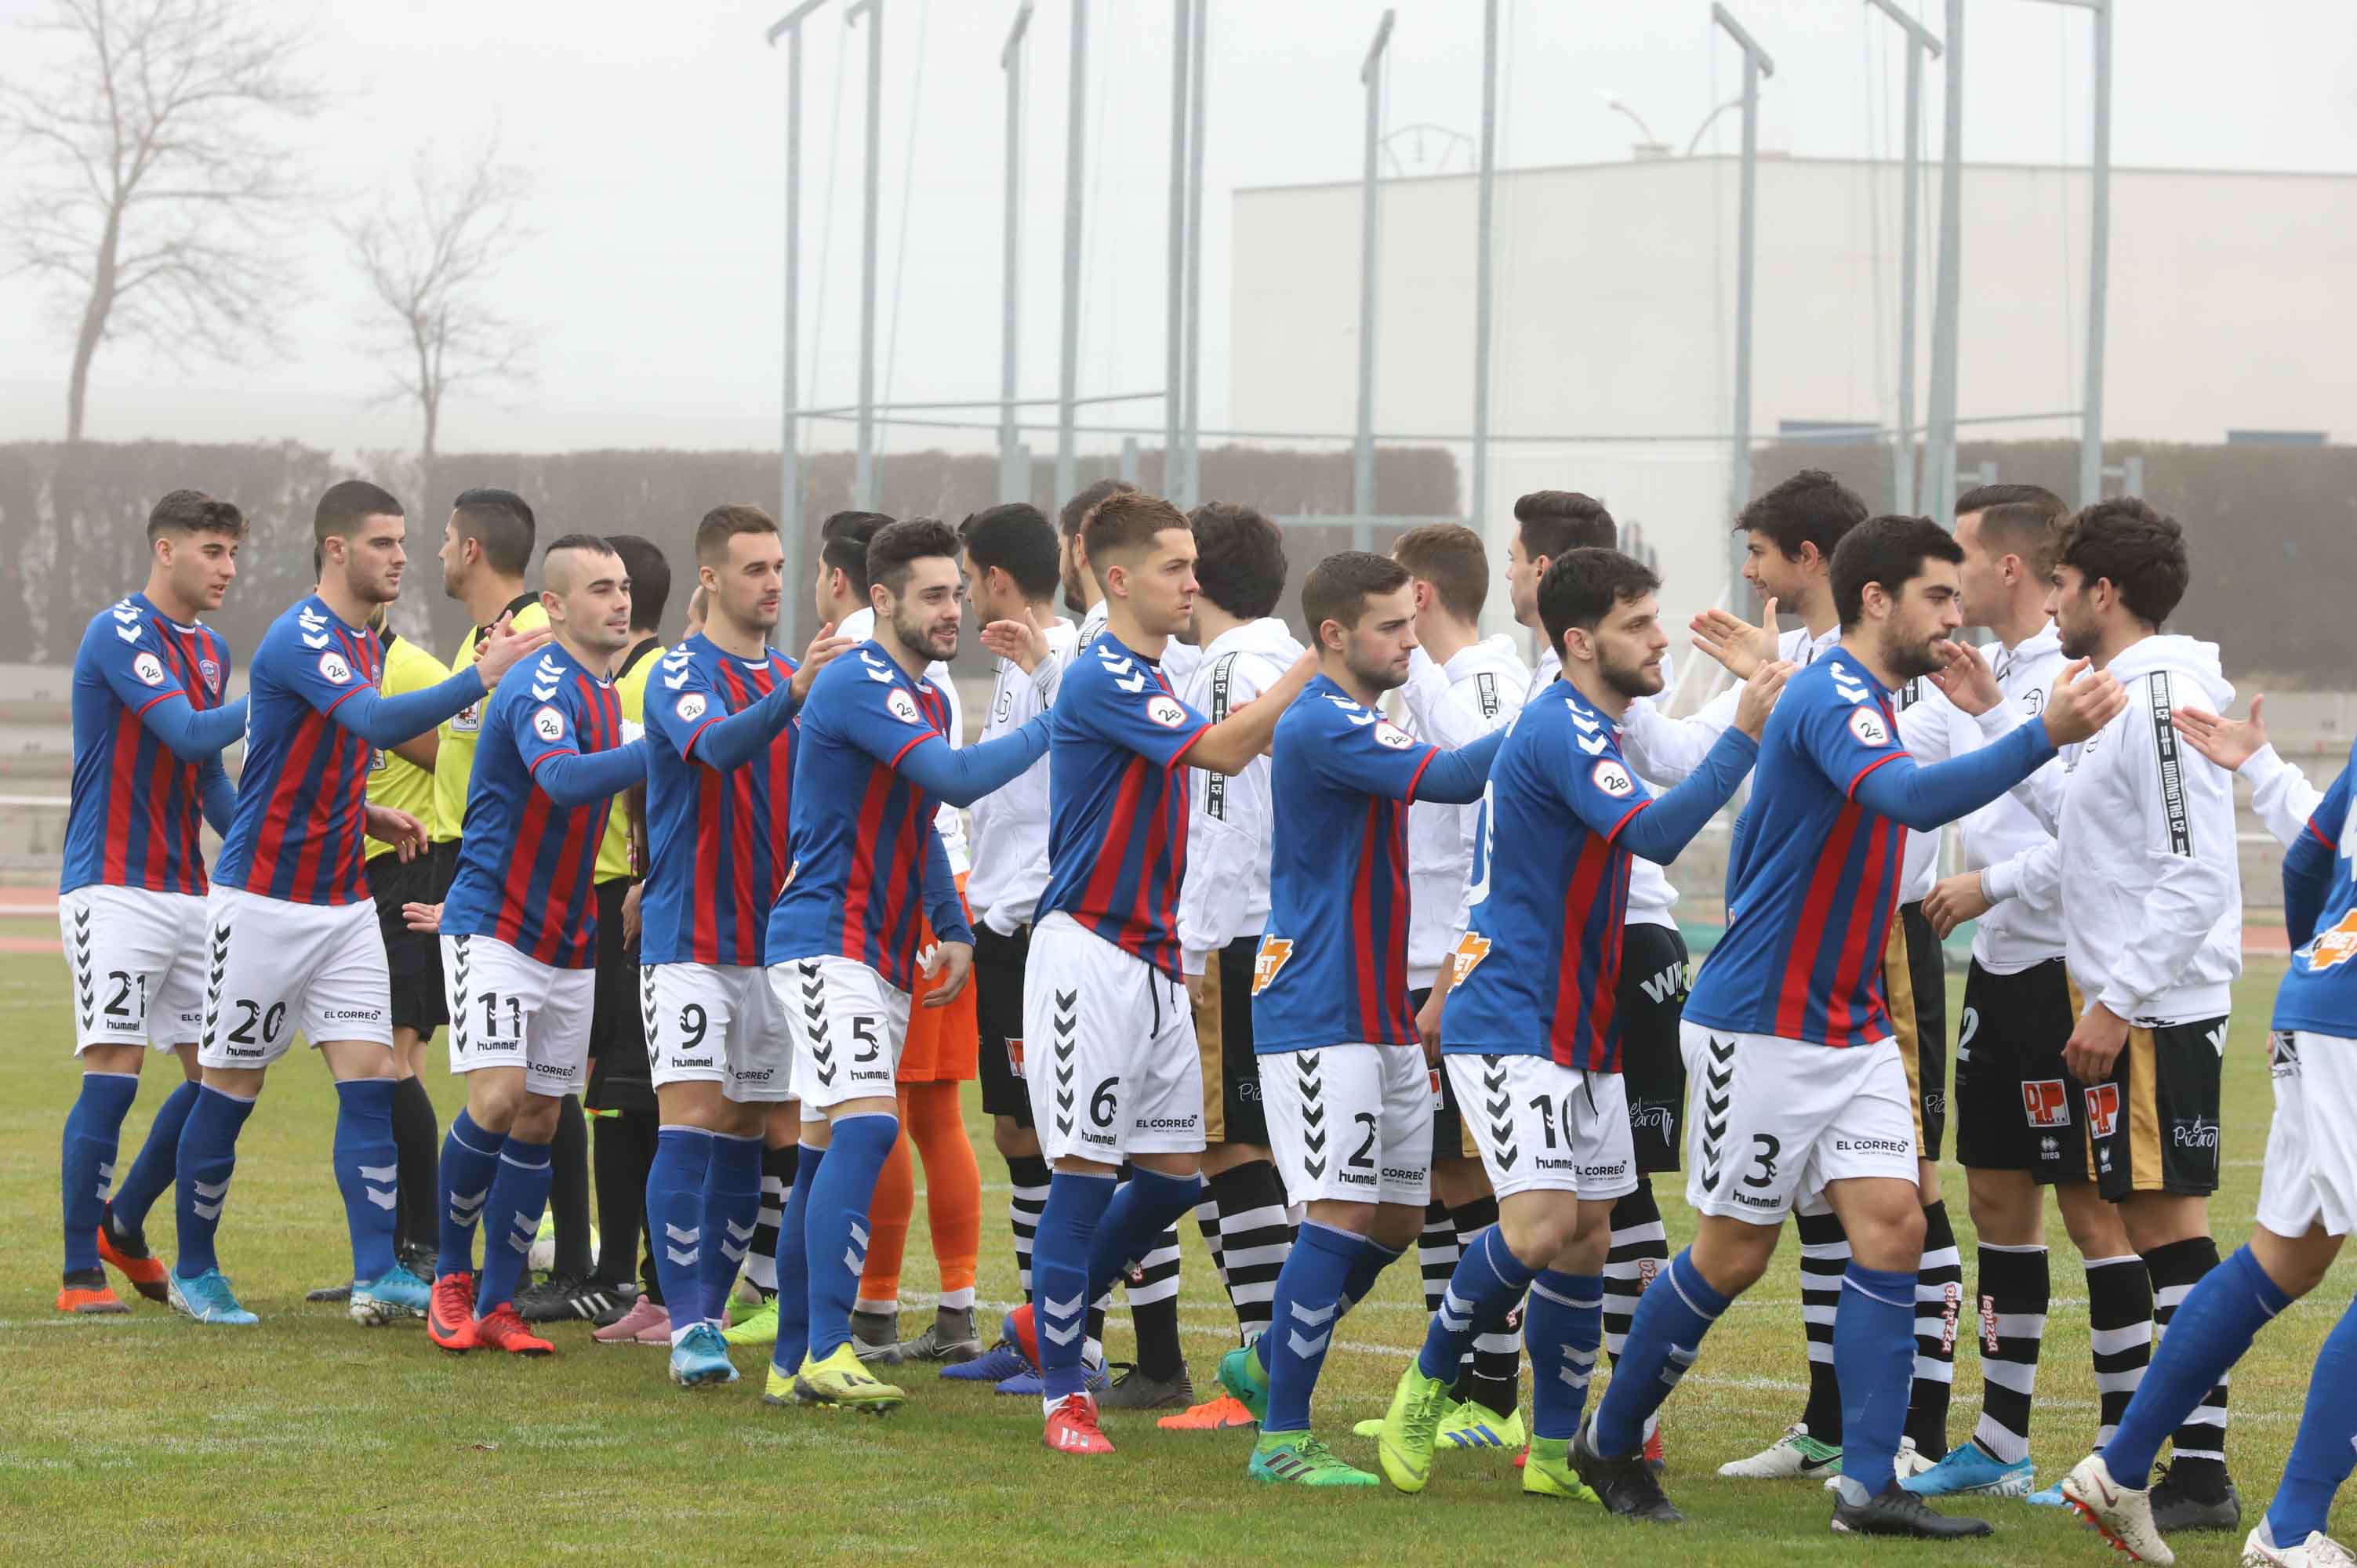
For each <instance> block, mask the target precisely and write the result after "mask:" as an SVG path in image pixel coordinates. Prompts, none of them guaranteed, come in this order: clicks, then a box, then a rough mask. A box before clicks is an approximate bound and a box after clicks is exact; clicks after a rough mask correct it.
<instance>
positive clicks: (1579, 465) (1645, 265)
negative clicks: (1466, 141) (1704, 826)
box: [1230, 157, 2357, 623]
mask: <svg viewBox="0 0 2357 1568" xmlns="http://www.w3.org/2000/svg"><path fill="white" fill-rule="evenodd" d="M1738 168H1739V165H1738V161H1737V160H1736V159H1734V158H1731V157H1695V158H1669V159H1660V160H1645V161H1636V162H1627V163H1615V164H1597V165H1581V166H1567V167H1555V168H1534V169H1517V170H1512V171H1501V173H1500V174H1499V175H1498V176H1497V179H1496V214H1497V216H1496V223H1495V229H1494V235H1495V240H1494V243H1495V257H1496V261H1495V274H1494V277H1495V286H1496V296H1495V297H1496V317H1495V319H1496V323H1497V330H1496V337H1495V345H1494V350H1493V352H1494V362H1493V381H1492V383H1491V385H1492V394H1491V431H1492V435H1493V439H1494V441H1495V442H1496V445H1494V446H1493V447H1492V451H1491V481H1490V500H1491V506H1490V510H1491V514H1492V515H1491V517H1490V518H1488V519H1486V520H1484V521H1485V526H1486V531H1487V532H1490V534H1491V537H1492V539H1493V541H1495V542H1496V544H1497V547H1498V548H1499V549H1500V550H1501V551H1502V549H1503V545H1504V540H1505V538H1506V537H1507V531H1508V529H1509V528H1510V527H1511V518H1510V516H1509V511H1510V509H1511V506H1512V499H1513V497H1514V496H1515V495H1517V494H1518V493H1520V492H1522V491H1523V490H1527V489H1539V488H1543V487H1559V488H1568V489H1586V490H1589V491H1591V492H1593V493H1597V494H1599V495H1601V496H1603V497H1604V498H1605V499H1607V500H1608V501H1609V503H1610V504H1611V506H1612V508H1613V510H1614V511H1615V512H1616V514H1618V515H1619V516H1620V518H1621V519H1622V520H1623V521H1624V522H1625V521H1637V522H1640V523H1641V524H1642V525H1643V526H1644V528H1645V530H1646V536H1647V538H1648V540H1649V541H1650V542H1652V544H1654V545H1655V546H1656V548H1658V549H1659V550H1660V551H1661V553H1662V557H1663V564H1664V566H1665V568H1667V571H1666V574H1665V575H1668V576H1669V577H1670V589H1671V595H1670V598H1671V602H1670V604H1669V606H1668V607H1669V608H1670V609H1671V611H1672V612H1673V614H1674V615H1675V616H1676V618H1677V622H1676V623H1682V622H1683V620H1684V616H1685V615H1686V614H1687V613H1690V612H1691V611H1692V610H1693V609H1695V608H1698V607H1701V606H1702V605H1704V604H1706V603H1708V602H1709V601H1710V600H1711V598H1712V597H1713V596H1715V595H1716V594H1717V592H1718V591H1719V589H1720V587H1721V586H1722V585H1723V584H1724V582H1725V576H1726V567H1725V562H1726V560H1727V551H1726V539H1727V535H1726V526H1727V473H1728V469H1727V450H1728V448H1727V432H1728V430H1729V429H1730V427H1731V406H1732V401H1733V397H1732V375H1733V364H1734V338H1735V257H1736V242H1737V202H1738ZM1963 178H1964V190H1963V212H1964V228H1963V262H1964V272H1963V279H1964V286H1963V307H1962V315H1961V332H1962V342H1963V349H1962V354H1961V369H1960V372H1959V390H1958V412H1959V413H1960V415H1962V416H1963V417H1964V419H1965V420H1967V421H1975V420H1986V419H1989V418H1991V416H2014V415H2022V414H2045V415H2049V416H2051V415H2055V414H2068V413H2070V412H2071V411H2074V410H2075V409H2076V408H2077V407H2078V398H2079V382H2080V379H2081V374H2082V367H2083V351H2084V350H2083V337H2082V334H2083V331H2084V328H2085V321H2086V315H2085V311H2086V285H2087V234H2088V198H2089V177H2088V173H2087V171H2086V170H2085V169H2083V168H2060V167H2051V166H2049V167H2037V166H2021V165H1967V166H1966V167H1965V169H1964V176H1963ZM1939 181H1940V172H1939V169H1938V167H1937V166H1936V165H1932V166H1928V167H1927V168H1926V169H1925V171H1924V176H1923V189H1922V200H1921V213H1922V215H1923V238H1922V242H1921V281H1920V284H1919V287H1918V300H1919V309H1918V317H1919V318H1918V322H1917V328H1916V333H1917V336H1916V341H1917V356H1916V365H1917V373H1918V386H1917V390H1916V404H1915V407H1916V411H1917V418H1918V421H1919V423H1920V421H1921V413H1922V411H1923V409H1924V407H1925V405H1926V392H1925V389H1924V386H1923V384H1922V383H1923V378H1924V376H1925V375H1926V373H1927V371H1928V367H1929V363H1930V357H1931V356H1930V343H1931V301H1932V264H1933V257H1934V254H1935V249H1936V247H1935V243H1934V240H1935V234H1934V230H1935V227H1936V213H1937V210H1938V197H1939ZM1902 187H1903V175H1902V172H1901V169H1900V166H1899V165H1897V164H1894V163H1889V162H1881V161H1866V160H1847V159H1818V158H1792V157H1763V158H1762V159H1761V160H1760V165H1759V190H1758V202H1759V241H1758V246H1759V250H1758V254H1759V266H1758V273H1757V281H1756V285H1755V289H1756V293H1755V300H1756V306H1755V309H1756V317H1755V320H1756V328H1755V338H1754V348H1753V353H1754V365H1755V371H1754V375H1753V386H1752V409H1753V413H1752V423H1751V428H1752V433H1753V435H1754V437H1755V440H1757V441H1760V442H1766V441H1772V440H1774V439H1776V438H1777V437H1778V435H1779V433H1780V431H1781V432H1784V433H1786V434H1788V435H1790V434H1798V433H1803V432H1807V431H1811V430H1822V429H1824V427H1827V426H1837V425H1843V424H1854V425H1864V426H1869V427H1882V428H1886V429H1887V428H1890V427H1893V426H1895V424H1896V423H1897V410H1898V389H1897V381H1898V365H1899V295H1900V276H1899V274H1900V259H1899V258H1900V234H1901V227H1900V199H1901V195H1902ZM1475 193H1476V181H1475V178H1474V177H1473V176H1471V175H1469V174H1451V175H1438V176H1430V177H1404V178H1394V179H1386V180H1384V181H1383V182H1382V185H1381V188H1380V199H1379V200H1380V209H1379V226H1378V234H1379V239H1378V258H1379V259H1378V263H1377V277H1378V282H1377V288H1376V311H1377V327H1376V370H1375V378H1374V386H1375V392H1374V424H1375V428H1376V430H1377V431H1378V433H1379V434H1380V435H1383V436H1386V437H1395V438H1399V439H1412V438H1415V437H1417V436H1445V437H1450V438H1456V439H1461V438H1462V437H1463V436H1464V435H1465V434H1466V433H1467V432H1468V431H1469V429H1470V427H1471V420H1472V403H1473V394H1472V381H1473V319H1474V212H1475ZM1360 200H1361V194H1360V188H1359V186H1358V185H1357V184H1356V183H1355V182H1346V183H1339V184H1332V185H1315V186H1286V187H1272V188H1254V189H1245V190H1243V191H1240V192H1238V194H1237V196H1236V198H1235V206H1234V219H1235V221H1234V252H1233V269H1234V271H1233V305H1232V328H1231V329H1232V334H1233V344H1232V354H1231V358H1230V363H1231V366H1232V371H1231V373H1232V386H1231V389H1230V399H1231V403H1230V407H1231V412H1232V423H1233V424H1234V425H1235V426H1236V427H1237V428H1239V429H1242V430H1269V431H1290V432H1318V433H1323V432H1338V433H1347V432H1349V431H1351V429H1352V428H1353V427H1354V425H1355V421H1356V411H1357V401H1356V400H1357V376H1358V351H1359V346H1358V312H1359V285H1358V280H1359V271H1360V264H1359V250H1360V218H1361V208H1360ZM2111 257H2112V260H2111V269H2110V275H2111V303H2110V311H2109V322H2110V331H2109V352H2108V355H2107V359H2106V364H2107V383H2108V386H2107V397H2106V400H2105V410H2104V429H2105V434H2106V435H2107V436H2108V437H2111V438H2113V439H2121V440H2145V441H2179V442H2199V443H2215V442H2222V441H2225V440H2228V439H2230V437H2233V438H2243V437H2244V435H2245V434H2246V433H2266V435H2267V436H2268V438H2275V439H2285V438H2290V439H2331V438H2334V437H2338V438H2341V439H2347V438H2348V437H2349V436H2350V435H2351V434H2352V432H2357V376H2352V375H2351V374H2350V373H2349V369H2348V367H2349V366H2350V365H2352V363H2357V312H2352V311H2351V310H2349V309H2348V308H2346V303H2345V295H2346V291H2347V287H2348V280H2349V278H2350V277H2351V276H2352V265H2353V264H2357V177H2350V176H2337V175H2301V174H2265V173H2229V172H2204V171H2198V170H2188V169H2127V168H2122V169H2116V170H2115V172H2114V174H2113V177H2112V231H2111ZM2076 433H2077V424H2076V421H2075V419H2074V418H2071V417H2061V418H2056V417H2047V418H2043V419H2029V420H2008V421H2007V422H2006V423H1989V424H1968V425H1967V427H1966V434H1967V435H1986V436H1995V437H2008V436H2022V437H2033V436H2034V437H2052V436H2057V435H2063V436H2075V435H2076ZM1551 437H1577V438H1578V439H1577V440H1576V441H1567V440H1549V439H1544V438H1551ZM1461 452H1462V449H1461V448H1460V453H1461ZM1467 499H1468V503H1469V499H1470V493H1469V485H1468V489H1467ZM1869 499H1870V500H1872V501H1873V502H1874V503H1875V504H1876V505H1877V506H1880V505H1883V504H1886V503H1887V501H1888V499H1889V498H1888V497H1887V496H1884V495H1877V496H1873V497H1870V498H1869ZM1380 502H1381V498H1380V497H1378V505H1380ZM1492 604H1493V607H1497V604H1498V601H1497V599H1496V598H1493V601H1492Z"/></svg>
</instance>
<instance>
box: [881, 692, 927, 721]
mask: <svg viewBox="0 0 2357 1568" xmlns="http://www.w3.org/2000/svg"><path fill="white" fill-rule="evenodd" d="M884 709H885V711H886V712H887V713H888V714H891V715H892V716H893V717H894V718H896V719H899V721H900V722H901V723H902V724H907V725H921V724H923V723H924V722H925V715H924V714H920V713H919V712H918V711H917V699H916V698H914V697H912V696H910V695H909V691H908V688H907V687H905V686H895V687H893V688H892V689H891V690H890V691H889V692H887V693H884Z"/></svg>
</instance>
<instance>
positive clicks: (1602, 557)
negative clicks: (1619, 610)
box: [1539, 548, 1662, 652]
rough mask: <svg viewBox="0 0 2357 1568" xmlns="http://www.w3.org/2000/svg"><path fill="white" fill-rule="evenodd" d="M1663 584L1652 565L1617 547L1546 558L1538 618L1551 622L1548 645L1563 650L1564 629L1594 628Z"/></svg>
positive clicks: (1657, 590)
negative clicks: (1617, 608) (1623, 552)
mask: <svg viewBox="0 0 2357 1568" xmlns="http://www.w3.org/2000/svg"><path fill="white" fill-rule="evenodd" d="M1661 590H1662V579H1661V578H1660V577H1658V576H1656V575H1654V573H1653V569H1652V567H1650V566H1648V565H1646V564H1644V563H1643V562H1641V561H1639V560H1637V559H1636V558H1635V557H1633V556H1629V555H1623V554H1621V553H1620V552H1619V551H1618V550H1598V549H1593V548H1587V549H1579V550H1566V551H1565V552H1564V553H1562V554H1560V555H1558V556H1556V557H1555V558H1554V559H1553V560H1551V561H1549V562H1548V563H1547V569H1546V575H1544V576H1543V577H1541V578H1540V579H1539V624H1540V625H1541V626H1543V627H1544V628H1546V634H1547V646H1548V647H1550V648H1553V649H1555V650H1557V651H1558V652H1560V651H1561V650H1562V648H1563V634H1564V633H1565V632H1566V631H1569V630H1570V629H1571V628H1574V627H1578V628H1581V629H1583V630H1586V631H1594V630H1595V629H1596V628H1597V627H1598V626H1599V625H1601V624H1602V623H1603V620H1604V618H1605V617H1606V616H1609V615H1610V614H1611V613H1612V609H1613V607H1614V606H1616V605H1625V604H1631V603H1633V602H1635V601H1636V600H1638V599H1641V598H1643V597H1644V596H1646V595H1647V594H1657V593H1659V592H1661Z"/></svg>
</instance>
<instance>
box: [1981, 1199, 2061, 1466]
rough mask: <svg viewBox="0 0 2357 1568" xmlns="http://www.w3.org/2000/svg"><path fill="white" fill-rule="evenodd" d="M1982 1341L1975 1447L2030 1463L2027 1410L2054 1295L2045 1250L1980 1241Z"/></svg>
mask: <svg viewBox="0 0 2357 1568" xmlns="http://www.w3.org/2000/svg"><path fill="white" fill-rule="evenodd" d="M1974 1267H1975V1273H1976V1274H1977V1276H1978V1284H1979V1295H1980V1314H1979V1321H1978V1325H1977V1332H1978V1333H1979V1335H1980V1338H1981V1419H1980V1424H1979V1425H1978V1426H1976V1427H1975V1428H1974V1429H1973V1441H1974V1442H1975V1443H1977V1444H1980V1446H1981V1448H1982V1450H1983V1452H1985V1453H1986V1454H1987V1455H1989V1457H1990V1458H1992V1459H1996V1460H1998V1461H2000V1462H2001V1463H2004V1464H2007V1465H2013V1464H2018V1463H2019V1462H2020V1461H2022V1460H2024V1459H2027V1458H2029V1405H2030V1401H2031V1400H2032V1399H2034V1398H2035V1397H2036V1396H2037V1393H2038V1350H2039V1347H2040V1345H2041V1344H2042V1343H2044V1341H2045V1338H2046V1307H2047V1303H2048V1300H2049V1299H2050V1295H2051V1294H2052V1285H2051V1283H2050V1280H2049V1278H2048V1275H2047V1270H2046V1249H2045V1248H2044V1247H2042V1246H2035V1247H2001V1246H1998V1245H1996V1243H1994V1242H1989V1241H1984V1242H1982V1243H1981V1246H1980V1256H1979V1258H1978V1260H1977V1261H1976V1262H1975V1265H1974Z"/></svg>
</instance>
